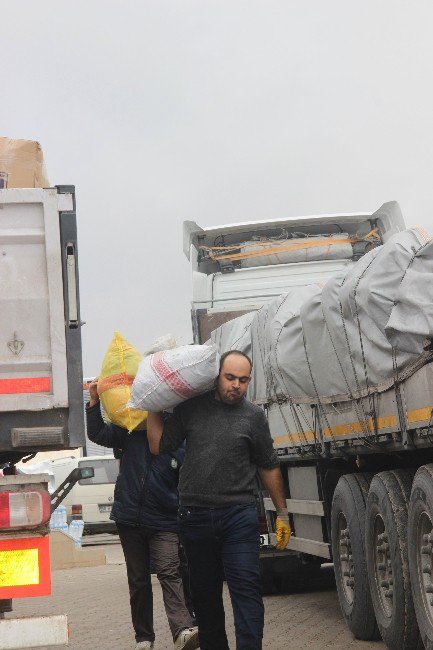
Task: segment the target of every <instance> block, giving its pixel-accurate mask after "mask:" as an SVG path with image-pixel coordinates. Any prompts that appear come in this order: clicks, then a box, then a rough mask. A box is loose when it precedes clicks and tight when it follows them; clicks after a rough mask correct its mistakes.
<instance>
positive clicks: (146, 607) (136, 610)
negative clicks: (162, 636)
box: [116, 523, 193, 642]
mask: <svg viewBox="0 0 433 650" xmlns="http://www.w3.org/2000/svg"><path fill="white" fill-rule="evenodd" d="M116 525H117V530H118V532H119V537H120V542H121V544H122V548H123V554H124V556H125V562H126V571H127V575H128V585H129V595H130V603H131V617H132V625H133V627H134V631H135V639H136V641H137V642H139V641H154V640H155V632H154V629H153V594H152V582H151V574H150V564H151V563H152V568H153V571H154V572H156V575H157V577H158V580H159V582H160V584H161V588H162V596H163V599H164V606H165V612H166V614H167V619H168V623H169V625H170V630H171V634H172V636H173V639H176V637H177V636H178V634H179V633H180V632H181V631H182V630H184V629H185V628H188V627H192V625H193V621H192V618H191V615H190V613H189V612H188V609H187V607H186V605H185V596H184V591H183V584H182V579H181V574H180V560H179V538H178V536H177V535H176V533H166V532H161V531H157V532H150V531H149V530H147V529H146V528H141V527H135V526H125V525H124V524H119V523H117V524H116Z"/></svg>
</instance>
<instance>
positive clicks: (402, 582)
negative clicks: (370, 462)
mask: <svg viewBox="0 0 433 650" xmlns="http://www.w3.org/2000/svg"><path fill="white" fill-rule="evenodd" d="M413 474H414V473H413V472H411V471H410V470H407V471H406V470H394V471H390V472H381V473H380V474H376V476H375V477H374V478H373V480H372V481H371V485H370V490H369V493H368V499H367V511H366V516H365V547H366V559H367V573H368V580H369V583H370V593H371V599H372V602H373V608H374V612H375V615H376V621H377V624H378V627H379V631H380V634H381V636H382V639H383V640H384V641H385V643H386V646H387V648H390V650H416V648H417V645H418V639H419V631H418V624H417V620H416V616H415V608H414V604H413V600H412V592H411V585H410V577H409V560H408V548H407V540H408V536H407V523H408V506H409V499H410V491H411V485H412V478H413Z"/></svg>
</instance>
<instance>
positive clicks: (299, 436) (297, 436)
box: [274, 431, 315, 445]
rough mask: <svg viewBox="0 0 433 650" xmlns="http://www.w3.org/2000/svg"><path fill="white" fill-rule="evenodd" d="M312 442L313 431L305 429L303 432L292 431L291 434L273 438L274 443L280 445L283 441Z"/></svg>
mask: <svg viewBox="0 0 433 650" xmlns="http://www.w3.org/2000/svg"><path fill="white" fill-rule="evenodd" d="M305 439H306V440H307V442H314V440H315V438H314V431H305V432H304V433H292V434H291V435H284V436H277V437H276V438H274V444H276V445H282V444H283V443H285V442H289V443H291V442H304V440H305Z"/></svg>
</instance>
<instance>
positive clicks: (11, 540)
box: [0, 185, 93, 649]
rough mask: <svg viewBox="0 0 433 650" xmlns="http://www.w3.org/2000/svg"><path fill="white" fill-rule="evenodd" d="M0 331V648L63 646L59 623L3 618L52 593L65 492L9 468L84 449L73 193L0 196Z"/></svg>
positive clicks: (57, 619)
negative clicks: (55, 514) (56, 520)
mask: <svg viewBox="0 0 433 650" xmlns="http://www.w3.org/2000/svg"><path fill="white" fill-rule="evenodd" d="M0 333H1V341H0V469H1V470H2V471H1V476H0V563H1V565H0V566H1V571H0V647H1V648H3V649H12V648H28V647H42V646H56V645H65V644H67V642H68V625H67V617H66V615H56V616H54V615H53V616H44V617H27V618H14V617H13V615H10V614H8V612H12V611H13V608H12V599H14V598H29V597H40V596H46V595H49V594H50V593H51V570H50V543H49V520H50V516H51V511H52V509H53V508H54V507H56V506H57V505H58V503H59V502H60V500H61V498H62V495H64V494H66V492H67V489H68V483H67V482H66V484H65V485H63V486H60V487H61V488H62V489H61V490H60V491H56V493H55V494H54V495H50V494H49V491H48V480H49V477H48V475H47V474H36V475H34V474H32V475H29V474H19V473H17V471H16V464H17V463H18V462H20V461H23V462H25V461H26V460H30V459H31V458H33V457H34V456H35V454H36V453H37V452H40V451H50V450H60V449H73V448H77V447H80V446H83V445H84V444H85V438H84V415H83V392H82V360H81V320H80V307H79V285H78V254H77V229H76V206H75V190H74V187H73V186H69V185H68V186H56V187H51V188H39V187H36V188H29V189H26V188H3V189H0ZM92 474H93V470H92V471H89V472H87V473H86V472H85V473H84V474H83V477H84V476H91V475H92ZM80 477H81V474H80V476H78V474H77V475H76V476H75V480H76V479H78V478H80ZM72 483H73V481H72V479H71V480H70V481H69V487H70V486H71V485H72Z"/></svg>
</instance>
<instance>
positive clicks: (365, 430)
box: [338, 281, 370, 436]
mask: <svg viewBox="0 0 433 650" xmlns="http://www.w3.org/2000/svg"><path fill="white" fill-rule="evenodd" d="M343 284H344V281H343ZM342 286H343V285H342ZM338 305H339V309H340V316H341V322H342V325H343V331H344V336H345V338H346V344H347V349H348V351H349V359H350V364H351V366H352V371H353V375H354V378H355V383H356V388H357V392H358V395H360V400H359V403H360V406H361V409H362V412H363V413H362V414H363V417H362V418H360V417H359V412H358V409H356V415H357V418H358V423H359V426H360V427H361V429H362V431H363V433H364V434H365V435H367V436H368V435H369V433H370V431H369V429H368V428H366V424H367V414H366V412H365V410H364V401H363V399H362V397H361V386H360V383H359V380H358V373H357V372H356V367H355V362H354V360H353V356H352V351H351V349H350V343H349V336H348V334H347V328H346V321H345V320H344V315H343V305H342V304H341V300H340V298H339V297H338ZM351 394H352V391H351ZM354 403H355V404H358V405H359V403H358V402H357V400H354Z"/></svg>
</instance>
